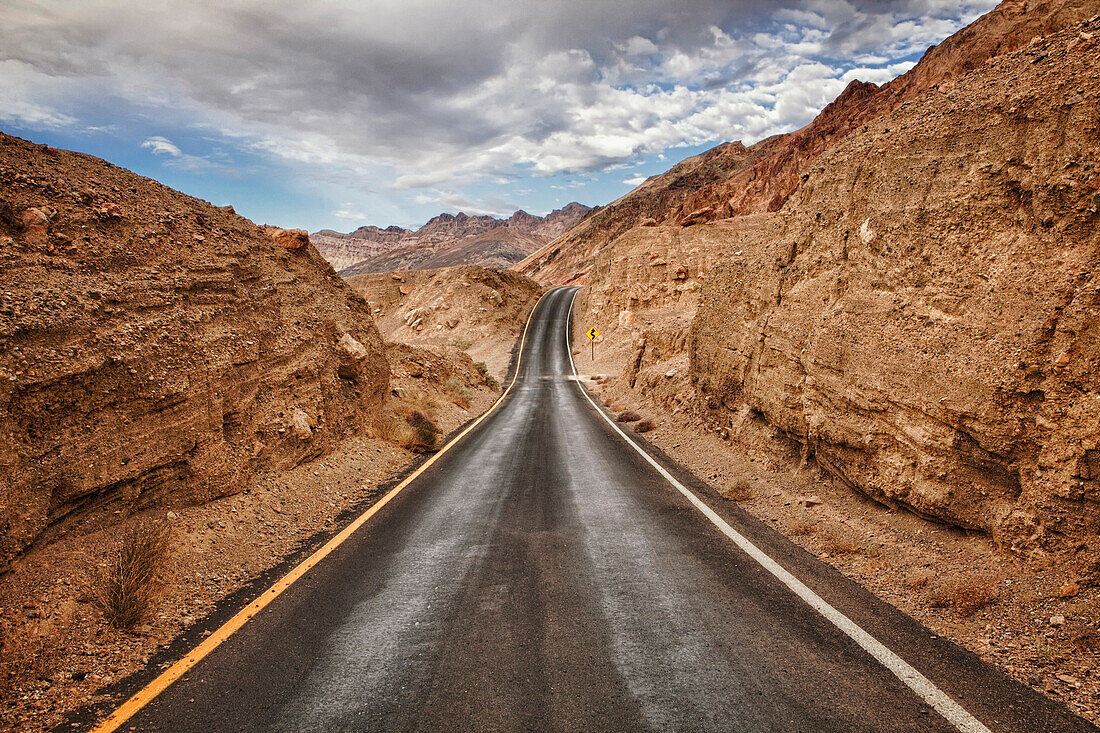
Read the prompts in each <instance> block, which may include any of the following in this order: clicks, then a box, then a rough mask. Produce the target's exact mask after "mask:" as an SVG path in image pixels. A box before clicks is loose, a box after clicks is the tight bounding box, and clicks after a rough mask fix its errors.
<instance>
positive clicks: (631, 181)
mask: <svg viewBox="0 0 1100 733" xmlns="http://www.w3.org/2000/svg"><path fill="white" fill-rule="evenodd" d="M646 180H648V179H647V177H646V176H634V177H633V178H624V179H623V183H625V184H626V185H628V186H640V185H642V184H643V183H645V182H646Z"/></svg>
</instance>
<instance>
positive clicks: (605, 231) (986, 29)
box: [517, 0, 1100, 284]
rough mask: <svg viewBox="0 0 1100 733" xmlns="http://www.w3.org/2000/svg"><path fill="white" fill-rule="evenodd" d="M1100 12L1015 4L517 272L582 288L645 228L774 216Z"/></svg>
mask: <svg viewBox="0 0 1100 733" xmlns="http://www.w3.org/2000/svg"><path fill="white" fill-rule="evenodd" d="M1098 12H1100V3H1098V2H1096V0H1039V1H1036V0H1008V1H1006V2H1003V3H1001V4H1000V5H999V6H998V7H997V8H996V9H994V10H993V11H992V12H990V13H988V14H986V15H985V16H983V17H982V18H980V19H978V20H977V21H975V22H974V23H972V24H971V25H970V26H968V27H967V28H964V29H963V30H961V31H959V32H958V33H956V34H954V35H953V36H951V37H950V38H948V39H946V40H945V41H944V42H943V43H941V44H939V45H938V46H935V47H933V48H930V49H929V50H928V52H927V53H925V55H924V57H923V58H922V59H921V61H920V63H919V64H917V66H915V67H914V68H913V69H911V70H910V71H909V72H907V73H906V74H903V75H902V76H900V77H898V78H897V79H895V80H893V81H891V82H889V83H888V84H885V85H883V86H882V87H878V86H876V85H874V84H868V83H864V82H859V81H853V82H852V83H851V84H850V85H849V86H848V88H847V89H845V90H844V92H843V93H842V94H841V95H840V96H839V97H838V98H837V99H836V100H834V101H833V102H832V103H831V104H830V105H829V106H827V107H826V108H825V109H824V110H822V112H821V114H819V115H818V116H817V118H816V119H814V121H813V122H811V123H810V124H809V125H807V126H806V127H804V128H802V129H801V130H798V131H796V132H792V133H789V134H786V135H778V136H775V137H772V138H768V139H766V140H762V141H760V142H758V143H756V144H755V145H753V146H751V147H748V148H746V147H745V146H744V145H742V144H741V143H739V142H732V143H726V144H724V145H720V146H718V147H716V148H714V149H713V150H710V151H707V152H706V153H703V154H701V155H698V156H695V157H693V158H689V159H687V160H685V161H683V162H681V163H680V164H678V165H676V166H675V167H673V168H672V169H671V170H669V171H668V172H666V173H664V174H662V175H660V176H654V177H652V178H650V179H649V180H648V181H646V182H645V183H643V184H642V185H641V186H639V187H638V188H636V189H635V190H634V191H631V192H630V193H628V194H627V195H626V196H624V197H622V198H621V199H619V200H618V201H615V202H614V203H611V204H609V205H608V206H606V207H604V208H603V209H601V210H599V211H596V212H594V213H593V214H592V215H591V216H589V217H587V218H586V219H584V220H582V221H581V222H580V223H578V224H577V225H575V226H574V227H573V228H572V229H570V230H569V231H567V232H566V233H565V234H563V235H562V236H561V237H558V238H557V239H555V240H554V241H552V242H550V243H549V244H547V245H546V246H545V247H543V248H542V249H541V250H539V251H538V252H536V253H534V254H532V255H531V256H530V257H528V258H527V259H526V260H524V261H523V262H522V263H520V264H519V265H518V266H517V269H518V270H519V271H520V272H522V273H524V274H526V275H528V276H531V277H534V278H536V279H538V280H540V281H542V282H548V283H555V284H563V283H579V282H584V281H585V278H586V276H587V272H588V269H589V268H590V267H591V265H592V258H593V256H594V254H595V251H596V250H598V249H599V248H600V247H602V246H604V245H606V244H607V243H608V242H610V241H612V240H614V239H615V237H617V236H619V235H621V234H622V233H623V232H625V231H627V230H629V229H631V228H633V227H636V226H639V225H642V224H644V223H652V224H658V223H660V224H684V225H693V224H697V223H701V222H706V221H712V220H714V219H721V218H729V217H737V216H742V215H746V214H752V213H759V212H767V211H776V210H778V209H780V208H781V207H782V206H783V205H784V204H785V203H786V201H787V200H788V199H789V198H790V196H791V195H792V194H793V193H794V192H795V191H796V190H797V189H798V187H799V185H801V180H802V179H801V173H802V171H803V168H805V167H807V166H808V165H810V164H811V162H812V161H813V160H814V159H815V158H817V157H818V156H819V155H821V154H822V153H824V152H825V151H826V150H828V149H830V147H832V146H833V145H836V144H837V143H838V142H839V141H841V140H843V139H844V137H845V136H847V135H848V134H849V133H851V132H852V131H853V130H856V129H859V128H860V127H861V126H862V125H863V124H864V123H866V122H869V121H871V120H874V119H876V118H878V117H880V116H881V115H883V114H886V113H887V112H890V111H892V110H896V109H898V108H899V107H901V106H902V105H904V104H906V103H907V102H909V101H911V100H913V99H916V98H917V97H918V96H920V95H921V94H924V93H926V92H927V91H929V90H930V89H932V88H934V87H942V89H943V91H946V90H947V88H948V87H950V85H951V84H952V83H953V81H954V80H955V79H958V78H959V77H961V76H962V75H964V74H966V73H968V72H969V71H970V70H972V69H974V68H976V67H978V66H981V65H982V64H983V63H985V61H986V60H987V59H989V58H991V57H993V56H995V55H997V54H1002V53H1006V52H1008V51H1011V50H1013V49H1016V48H1019V47H1020V46H1022V45H1024V44H1026V43H1028V42H1029V41H1030V40H1031V39H1032V38H1035V37H1037V36H1041V35H1045V34H1047V33H1050V32H1053V31H1056V30H1059V29H1061V28H1065V27H1067V26H1069V25H1072V24H1074V23H1078V22H1080V21H1082V20H1085V19H1087V18H1090V17H1092V16H1093V15H1096V14H1097V13H1098Z"/></svg>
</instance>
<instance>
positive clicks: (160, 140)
mask: <svg viewBox="0 0 1100 733" xmlns="http://www.w3.org/2000/svg"><path fill="white" fill-rule="evenodd" d="M141 147H143V148H147V149H148V150H151V151H153V155H168V156H171V157H173V158H181V157H183V151H181V150H180V149H179V147H177V146H176V144H175V143H173V142H172V141H171V140H169V139H168V138H166V137H160V136H159V135H157V136H154V137H150V138H147V139H146V140H145V142H143V143H142V144H141Z"/></svg>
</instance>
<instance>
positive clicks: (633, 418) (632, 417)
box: [615, 410, 642, 422]
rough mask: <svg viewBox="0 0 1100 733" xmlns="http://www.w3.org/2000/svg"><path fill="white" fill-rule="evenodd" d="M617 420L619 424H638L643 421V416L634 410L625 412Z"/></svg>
mask: <svg viewBox="0 0 1100 733" xmlns="http://www.w3.org/2000/svg"><path fill="white" fill-rule="evenodd" d="M615 419H616V420H618V421H619V422H637V421H638V420H641V419H642V416H641V415H639V414H638V413H636V412H634V410H623V411H622V412H620V413H619V414H618V416H617V417H616V418H615Z"/></svg>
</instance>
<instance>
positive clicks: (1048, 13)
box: [522, 2, 1100, 556]
mask: <svg viewBox="0 0 1100 733" xmlns="http://www.w3.org/2000/svg"><path fill="white" fill-rule="evenodd" d="M1098 12H1100V3H1096V2H1092V3H1080V2H1062V3H1059V2H1043V3H1023V2H1006V3H1003V4H1002V5H1001V6H999V7H998V8H997V9H996V10H994V11H993V12H992V13H991V14H989V15H987V16H985V17H984V18H982V19H980V20H978V21H976V22H975V23H974V24H972V25H971V26H970V27H968V28H966V29H964V30H963V31H961V32H960V33H958V34H956V35H955V36H953V37H952V38H950V39H948V40H947V41H945V42H944V43H943V44H941V46H939V47H937V48H936V49H932V50H930V51H929V52H928V53H927V54H926V55H925V57H924V59H923V60H922V61H921V63H920V64H918V66H917V67H915V68H914V69H913V70H911V71H910V72H909V73H908V74H906V75H905V76H904V77H901V78H900V79H899V80H897V82H893V83H891V84H888V85H886V86H885V87H883V88H881V89H877V88H870V87H861V86H854V87H850V88H849V90H848V91H847V92H845V94H844V95H842V97H841V98H840V99H838V100H837V102H835V103H834V104H833V105H830V107H829V108H827V109H826V110H825V111H824V112H823V113H822V115H821V116H820V117H819V118H818V120H815V122H814V123H812V124H811V125H810V126H809V127H807V128H805V129H804V130H802V131H800V132H798V133H794V134H792V135H790V136H785V138H776V139H772V140H768V141H764V142H763V143H760V144H759V145H758V146H754V147H753V148H741V147H740V146H736V145H729V146H724V147H721V148H718V149H716V150H714V151H711V152H710V153H708V154H705V155H703V156H699V157H698V158H694V159H692V160H689V161H685V162H684V163H682V164H681V165H679V166H677V167H676V168H674V169H673V170H672V171H670V172H669V173H667V174H665V175H664V176H660V177H657V178H655V179H651V180H650V181H649V182H648V183H646V184H644V185H643V186H641V187H640V188H639V189H638V190H636V191H634V192H632V193H631V194H630V195H628V196H626V197H624V198H623V199H621V200H620V201H619V202H616V203H615V204H612V205H610V206H608V207H607V208H606V209H603V210H601V211H599V212H597V213H596V214H595V215H593V216H592V217H590V218H589V219H588V220H587V221H585V222H582V223H581V224H580V225H578V226H576V227H574V228H573V229H572V230H571V231H570V232H568V233H567V234H566V235H565V236H563V237H561V238H559V239H558V240H556V241H555V242H554V243H552V245H551V246H550V247H549V248H547V249H546V250H544V251H542V252H540V253H539V254H538V255H536V256H535V257H532V258H531V259H530V260H528V261H527V262H526V263H525V264H524V266H523V268H522V269H523V270H524V271H528V272H535V273H536V274H537V276H538V277H540V278H543V279H545V280H550V281H576V280H587V286H586V287H585V289H584V290H583V291H582V295H581V296H580V300H579V301H578V312H577V319H576V322H575V326H576V327H577V328H578V329H581V330H583V328H584V327H585V326H586V324H594V325H598V326H599V327H600V329H601V330H602V331H604V333H605V334H606V339H607V342H608V348H613V349H619V351H620V352H621V353H622V355H623V356H622V358H621V362H620V369H621V371H620V374H619V377H618V379H620V380H621V381H622V383H623V385H624V389H630V390H632V391H635V392H638V393H641V394H643V395H645V398H646V399H648V400H650V401H652V402H655V403H658V404H660V405H662V406H663V407H664V408H665V409H668V410H672V411H682V412H686V413H691V414H695V415H697V416H698V418H699V419H700V421H701V422H702V424H704V425H707V426H709V427H710V429H712V430H714V431H716V432H719V433H721V434H722V435H728V436H730V437H734V436H739V435H740V436H744V435H747V434H748V433H749V432H751V431H754V430H769V431H773V433H772V434H773V435H775V434H778V435H781V436H785V437H786V438H787V439H789V440H791V441H792V442H793V443H795V444H796V445H798V446H799V450H800V451H801V452H802V455H803V457H804V459H810V458H814V459H815V460H816V462H817V464H818V465H819V466H821V467H822V469H823V470H825V471H827V472H828V473H830V474H832V475H833V476H835V477H838V478H840V479H841V480H842V481H843V482H845V483H846V484H847V485H849V486H851V487H852V488H854V489H856V490H858V491H860V492H862V493H864V494H866V495H868V496H871V497H874V498H875V499H877V500H878V501H881V502H884V503H887V504H890V505H892V506H904V507H907V508H909V509H911V510H913V511H915V512H917V513H918V514H920V515H923V516H925V517H929V518H933V519H936V520H939V521H944V522H948V523H950V524H954V525H957V526H959V527H963V528H966V529H968V530H973V531H977V532H980V533H983V534H986V535H989V536H991V537H992V538H993V539H994V540H995V541H996V542H997V543H998V544H999V545H1000V546H1002V547H1005V548H1011V549H1013V550H1016V551H1018V552H1021V553H1025V554H1029V555H1032V556H1034V555H1035V554H1036V553H1039V554H1041V553H1044V552H1049V551H1053V550H1055V549H1058V548H1062V549H1065V548H1066V547H1070V548H1072V547H1075V546H1076V544H1075V543H1077V542H1079V541H1082V540H1084V539H1085V538H1087V537H1090V536H1091V537H1095V533H1096V531H1097V528H1098V526H1100V503H1098V501H1100V499H1098V497H1100V483H1098V482H1100V446H1097V445H1096V436H1097V435H1098V434H1100V407H1098V406H1100V383H1098V382H1097V379H1096V378H1095V375H1096V374H1097V372H1098V369H1100V335H1098V333H1097V321H1096V312H1097V308H1098V307H1100V299H1098V296H1097V282H1096V278H1097V272H1098V271H1100V233H1098V232H1100V226H1098V225H1100V168H1098V167H1097V164H1096V161H1097V159H1098V156H1100V126H1098V121H1097V117H1096V110H1097V109H1098V108H1100V75H1098V73H1097V69H1100V39H1098V38H1097V33H1098V32H1100V19H1098V18H1095V17H1094V16H1096V14H1097V13H1098ZM1090 19H1091V20H1090ZM735 184H736V185H735ZM738 187H741V188H740V189H738ZM693 212H694V213H693ZM700 212H702V213H700ZM645 217H651V218H650V220H648V221H644V220H643V219H644V218H645ZM653 219H659V220H660V221H653ZM596 254H598V256H594V255H596ZM731 445H733V444H732V443H731Z"/></svg>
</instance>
